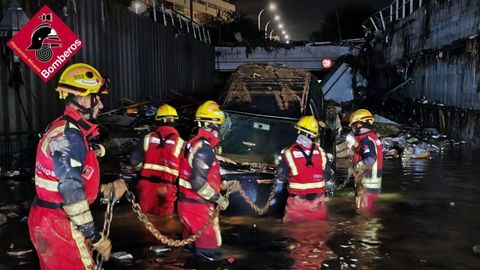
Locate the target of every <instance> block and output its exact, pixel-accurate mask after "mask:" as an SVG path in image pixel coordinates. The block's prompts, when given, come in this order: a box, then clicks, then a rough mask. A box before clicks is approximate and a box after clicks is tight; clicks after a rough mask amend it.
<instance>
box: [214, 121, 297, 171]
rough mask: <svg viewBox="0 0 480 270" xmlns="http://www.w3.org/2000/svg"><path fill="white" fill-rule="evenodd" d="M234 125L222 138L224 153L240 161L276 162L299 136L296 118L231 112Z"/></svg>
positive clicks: (232, 124)
mask: <svg viewBox="0 0 480 270" xmlns="http://www.w3.org/2000/svg"><path fill="white" fill-rule="evenodd" d="M228 115H229V119H230V121H231V127H230V129H229V132H228V133H227V135H226V136H225V138H224V139H223V140H222V143H221V146H222V149H223V154H222V155H223V156H225V157H228V158H231V159H233V160H235V161H236V162H239V163H245V162H248V163H253V162H260V163H269V164H274V163H275V159H276V158H277V157H278V156H279V154H280V151H281V150H282V149H283V148H285V147H288V146H290V145H291V144H292V143H293V142H294V141H295V138H296V136H297V134H296V130H295V129H294V128H293V124H294V123H295V121H292V120H284V119H279V118H265V117H257V116H252V115H244V114H239V113H232V112H229V113H228Z"/></svg>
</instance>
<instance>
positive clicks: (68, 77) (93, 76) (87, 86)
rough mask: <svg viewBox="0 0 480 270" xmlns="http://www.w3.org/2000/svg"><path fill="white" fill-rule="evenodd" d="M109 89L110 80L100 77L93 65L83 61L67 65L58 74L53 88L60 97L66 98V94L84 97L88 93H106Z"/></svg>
mask: <svg viewBox="0 0 480 270" xmlns="http://www.w3.org/2000/svg"><path fill="white" fill-rule="evenodd" d="M109 90H110V81H109V80H108V79H107V78H104V77H102V75H101V74H100V72H98V70H96V69H95V68H94V67H92V66H90V65H88V64H85V63H77V64H73V65H70V66H68V67H67V68H66V69H65V70H64V71H63V73H62V75H61V76H60V80H59V81H58V86H57V88H56V89H55V91H57V92H58V93H59V95H60V99H66V98H67V96H68V95H74V96H82V97H84V96H88V95H90V94H108V91H109Z"/></svg>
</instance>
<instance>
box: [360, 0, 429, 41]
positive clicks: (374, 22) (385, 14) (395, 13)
mask: <svg viewBox="0 0 480 270" xmlns="http://www.w3.org/2000/svg"><path fill="white" fill-rule="evenodd" d="M422 4H423V1H422V0H396V1H393V2H392V4H390V5H389V6H387V7H386V8H384V9H382V10H379V11H378V12H377V13H375V14H373V15H372V16H371V17H370V18H368V19H366V20H365V21H364V22H363V23H362V27H363V29H364V30H365V36H368V35H370V34H373V33H376V32H383V31H385V30H386V29H387V28H386V27H387V25H389V24H391V23H394V22H396V21H398V20H402V19H404V18H405V17H407V16H409V15H410V14H412V13H413V12H414V11H415V10H417V9H419V8H420V7H421V6H422Z"/></svg>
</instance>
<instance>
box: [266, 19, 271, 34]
mask: <svg viewBox="0 0 480 270" xmlns="http://www.w3.org/2000/svg"><path fill="white" fill-rule="evenodd" d="M271 21H272V20H270V21H268V22H267V24H265V39H267V31H268V29H267V28H268V25H269V24H270V22H271Z"/></svg>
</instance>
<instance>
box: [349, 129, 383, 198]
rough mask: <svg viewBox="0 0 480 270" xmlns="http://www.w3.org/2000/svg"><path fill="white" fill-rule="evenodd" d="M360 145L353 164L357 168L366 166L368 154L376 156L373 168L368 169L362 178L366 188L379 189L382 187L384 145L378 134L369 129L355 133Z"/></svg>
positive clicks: (356, 149) (356, 150)
mask: <svg viewBox="0 0 480 270" xmlns="http://www.w3.org/2000/svg"><path fill="white" fill-rule="evenodd" d="M355 139H356V140H357V142H358V146H357V147H356V148H355V155H354V158H353V164H354V166H355V167H356V168H357V169H362V168H363V167H364V164H363V159H364V158H365V157H367V156H371V157H373V158H375V163H374V164H373V166H372V169H371V170H367V171H366V173H365V175H364V176H363V179H362V182H361V183H362V184H363V186H364V187H365V188H370V189H378V188H381V187H382V170H383V146H382V142H380V140H379V139H378V136H377V135H376V134H375V133H374V132H373V131H369V132H367V133H364V134H360V135H355Z"/></svg>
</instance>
